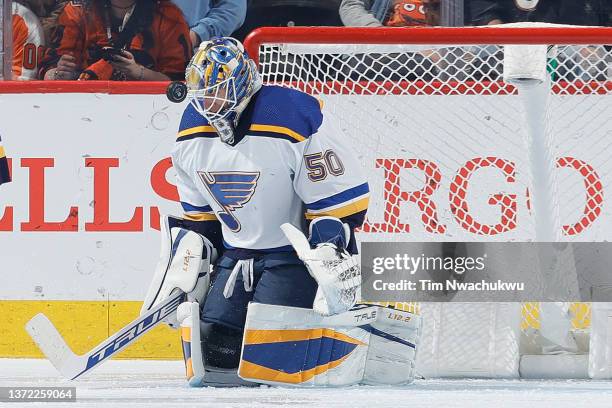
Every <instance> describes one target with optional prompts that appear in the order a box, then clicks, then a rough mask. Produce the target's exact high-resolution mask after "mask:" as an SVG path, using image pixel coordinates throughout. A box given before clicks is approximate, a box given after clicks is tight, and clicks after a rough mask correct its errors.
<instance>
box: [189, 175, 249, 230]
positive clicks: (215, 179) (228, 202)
mask: <svg viewBox="0 0 612 408" xmlns="http://www.w3.org/2000/svg"><path fill="white" fill-rule="evenodd" d="M198 174H199V175H200V178H201V179H202V182H203V183H204V185H205V186H206V188H207V189H208V192H209V193H210V195H211V196H213V198H214V199H215V201H216V202H217V203H218V204H219V205H220V206H221V207H223V209H224V210H225V211H217V217H218V218H219V219H220V220H221V221H222V222H223V223H224V224H225V225H226V226H227V228H229V229H230V230H232V231H233V232H238V231H240V228H241V225H240V221H238V219H237V218H236V217H235V216H234V214H233V212H234V210H236V209H237V208H242V207H243V206H244V204H246V203H248V202H249V200H250V199H251V197H253V194H255V188H256V187H257V180H259V172H258V171H256V172H244V171H211V172H205V171H200V172H198Z"/></svg>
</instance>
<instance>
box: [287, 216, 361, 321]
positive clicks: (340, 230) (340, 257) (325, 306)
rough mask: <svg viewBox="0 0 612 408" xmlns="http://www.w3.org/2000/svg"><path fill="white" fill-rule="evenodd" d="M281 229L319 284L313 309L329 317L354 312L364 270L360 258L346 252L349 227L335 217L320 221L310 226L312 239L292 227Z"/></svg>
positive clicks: (324, 218) (317, 220)
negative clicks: (359, 261) (358, 260)
mask: <svg viewBox="0 0 612 408" xmlns="http://www.w3.org/2000/svg"><path fill="white" fill-rule="evenodd" d="M281 229H282V230H283V232H284V234H285V236H286V237H287V239H288V240H289V242H290V243H291V245H292V246H293V248H294V249H295V251H296V252H297V255H298V257H299V258H300V259H301V260H302V262H304V264H305V265H306V267H307V268H308V271H309V272H310V274H311V275H312V277H313V278H314V279H315V280H316V281H317V283H318V284H319V288H318V289H317V294H316V296H315V300H314V302H313V306H312V308H313V310H314V311H315V312H317V313H319V314H322V315H325V316H329V315H334V314H338V313H342V312H346V311H347V310H349V309H351V308H352V307H353V306H354V305H355V302H356V301H357V298H358V296H359V290H360V286H361V270H360V268H359V264H358V262H357V259H356V258H357V257H356V256H353V255H351V254H350V253H349V252H348V251H347V250H346V245H347V243H348V241H349V237H350V231H349V227H348V225H346V224H344V223H342V221H340V220H339V219H337V218H334V217H320V218H317V219H316V220H314V221H313V222H312V223H311V224H310V238H309V239H306V237H305V236H304V234H303V233H302V231H300V230H299V229H297V228H296V227H294V226H293V225H291V224H288V223H285V224H283V225H281ZM311 245H312V246H314V249H313V248H312V246H311Z"/></svg>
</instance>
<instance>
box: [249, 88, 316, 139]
mask: <svg viewBox="0 0 612 408" xmlns="http://www.w3.org/2000/svg"><path fill="white" fill-rule="evenodd" d="M322 122H323V114H322V112H321V104H320V103H319V100H317V99H316V98H314V97H313V96H310V95H308V94H307V93H304V92H301V91H297V90H295V89H290V88H284V87H280V86H263V87H262V88H261V91H260V92H259V95H258V97H257V100H256V101H255V107H254V111H253V118H252V120H251V127H250V128H249V132H248V133H249V135H252V136H264V137H273V138H279V139H285V140H288V141H290V142H292V143H299V142H302V141H304V140H306V139H308V138H309V137H310V136H312V135H313V134H315V133H316V132H317V130H318V129H319V127H320V126H321V123H322Z"/></svg>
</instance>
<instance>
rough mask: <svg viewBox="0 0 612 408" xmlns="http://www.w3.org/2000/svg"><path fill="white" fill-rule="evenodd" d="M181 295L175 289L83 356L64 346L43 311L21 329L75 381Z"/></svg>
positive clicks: (158, 318) (150, 323)
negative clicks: (164, 298)
mask: <svg viewBox="0 0 612 408" xmlns="http://www.w3.org/2000/svg"><path fill="white" fill-rule="evenodd" d="M183 295H184V293H183V292H181V291H179V290H175V292H174V293H173V294H171V295H170V296H169V297H168V298H167V299H166V300H164V301H163V302H161V303H159V304H158V305H157V306H155V307H154V308H152V309H151V310H149V311H148V312H147V313H146V314H144V315H142V316H139V317H138V318H137V319H136V320H133V321H132V322H131V323H129V324H128V325H127V326H125V327H124V328H123V329H121V330H119V331H118V332H117V333H115V334H114V335H113V336H111V337H109V338H108V339H106V340H105V341H103V342H102V343H100V344H99V345H97V346H96V347H94V348H93V349H92V350H91V351H90V352H88V353H85V354H83V355H77V354H75V353H74V352H73V351H72V350H71V349H70V347H68V345H67V344H66V342H65V341H64V339H63V338H62V336H61V334H60V333H59V332H58V331H57V329H56V328H55V326H54V325H53V323H51V321H50V320H49V319H48V318H47V316H45V315H44V314H43V313H38V314H37V315H36V316H34V317H33V318H32V319H31V320H30V321H29V322H27V323H26V325H25V328H26V330H27V332H28V333H29V334H30V337H32V339H33V340H34V342H36V344H37V345H38V347H39V348H40V350H41V351H42V352H43V354H44V355H45V356H46V357H47V359H48V360H49V361H51V364H53V366H54V367H55V368H56V369H57V371H59V372H60V373H61V374H62V375H63V376H64V377H66V378H68V379H71V380H76V379H77V378H79V377H80V376H82V375H83V374H85V373H88V372H89V371H91V370H92V369H94V368H95V367H97V366H99V365H100V364H101V363H102V362H103V361H105V360H107V359H108V358H109V357H111V356H113V355H114V354H116V353H118V352H119V351H121V350H122V349H123V348H125V347H126V346H127V345H129V344H132V343H133V342H134V341H135V340H136V339H138V338H140V336H141V335H143V334H144V333H146V332H148V331H149V330H151V329H152V328H154V327H155V326H157V325H158V324H159V323H160V322H161V321H162V320H163V319H164V318H165V317H167V316H168V315H170V314H171V313H174V312H175V311H176V309H177V308H178V306H179V304H180V303H181V301H182V300H183Z"/></svg>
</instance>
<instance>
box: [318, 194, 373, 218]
mask: <svg viewBox="0 0 612 408" xmlns="http://www.w3.org/2000/svg"><path fill="white" fill-rule="evenodd" d="M369 202H370V197H369V196H368V197H365V198H362V199H361V200H357V201H355V202H352V203H350V204H347V205H345V206H342V207H338V208H335V209H333V210H329V211H322V212H317V213H311V212H309V211H307V212H306V219H308V220H313V219H315V218H317V217H323V216H329V217H336V218H343V217H347V216H349V215H351V214H355V213H358V212H360V211H364V210H367V209H368V203H369Z"/></svg>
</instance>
